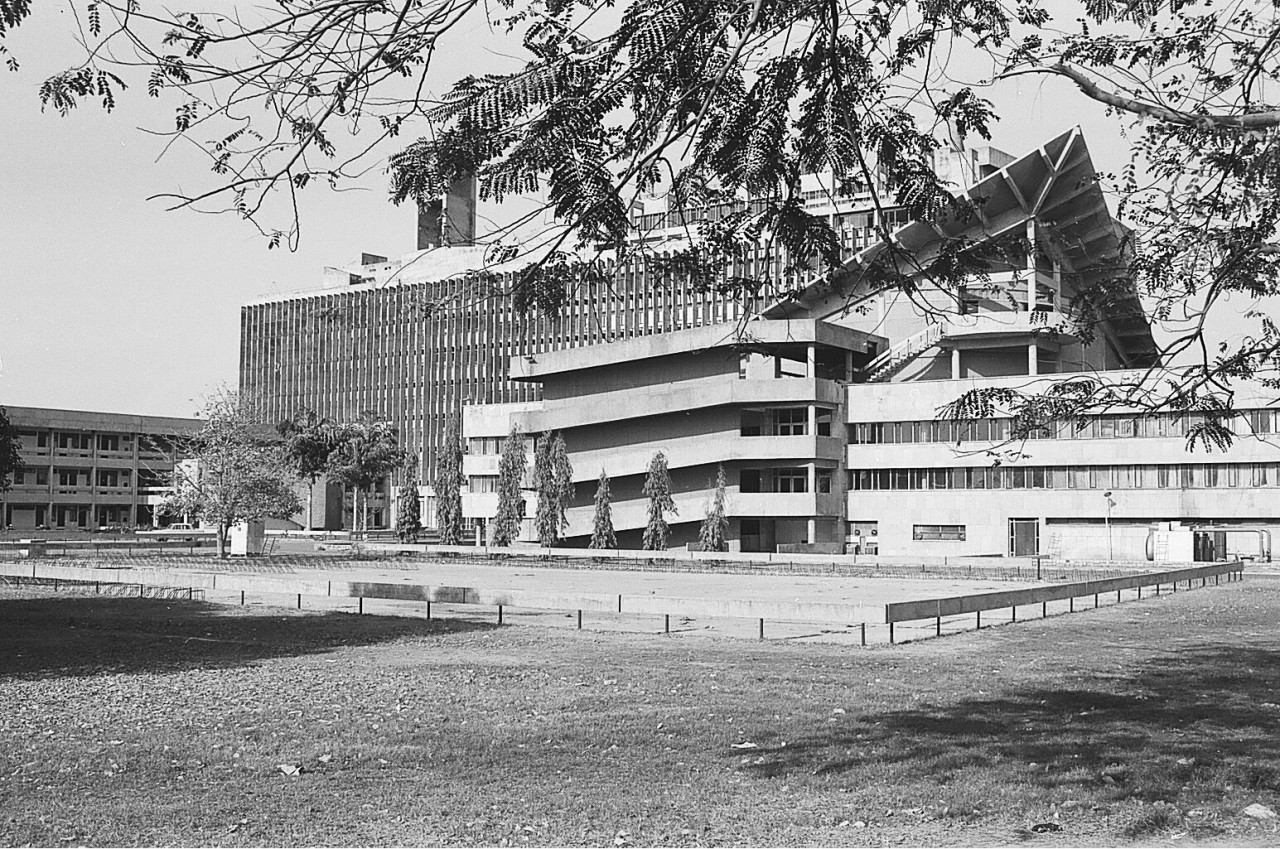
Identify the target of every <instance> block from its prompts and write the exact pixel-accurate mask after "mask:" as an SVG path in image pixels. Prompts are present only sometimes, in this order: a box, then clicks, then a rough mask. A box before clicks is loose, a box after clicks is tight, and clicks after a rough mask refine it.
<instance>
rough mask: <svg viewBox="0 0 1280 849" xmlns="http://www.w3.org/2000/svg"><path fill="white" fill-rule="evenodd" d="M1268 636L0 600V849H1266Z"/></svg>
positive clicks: (1220, 627) (1198, 625)
mask: <svg viewBox="0 0 1280 849" xmlns="http://www.w3.org/2000/svg"><path fill="white" fill-rule="evenodd" d="M930 583H931V585H932V582H930ZM1277 614H1280V582H1277V581H1254V582H1250V581H1248V580H1246V581H1245V582H1242V583H1239V584H1232V585H1229V586H1227V585H1224V586H1222V587H1217V588H1211V589H1206V590H1196V591H1192V592H1180V593H1178V594H1177V595H1174V596H1169V595H1166V596H1162V597H1161V598H1159V599H1144V600H1143V601H1141V602H1132V603H1130V602H1126V603H1125V604H1121V605H1115V606H1110V607H1104V608H1102V609H1099V610H1088V611H1084V612H1081V613H1077V614H1076V615H1074V616H1055V617H1050V618H1048V619H1045V620H1032V621H1026V622H1019V623H1018V624H1017V625H1012V626H1003V627H995V628H990V629H984V630H983V631H981V632H976V633H975V632H968V633H964V634H958V635H955V636H950V637H946V638H943V639H928V640H920V641H917V642H913V643H910V644H908V645H900V646H896V647H890V646H887V645H878V646H872V647H869V648H866V649H862V648H857V647H849V646H843V645H835V644H830V643H806V642H798V641H794V640H766V641H764V642H759V641H755V640H743V639H737V638H734V639H730V638H725V637H720V636H716V635H701V636H700V637H699V638H697V639H689V638H688V637H689V634H687V633H686V634H674V635H671V636H664V635H657V634H652V633H615V632H604V631H583V632H578V631H576V630H573V629H569V628H545V627H505V626H504V627H497V626H496V625H494V624H493V623H491V622H480V621H469V620H466V619H463V618H456V619H448V620H445V621H440V620H434V621H425V620H420V619H409V618H392V617H382V616H368V615H366V616H353V615H349V614H345V613H336V612H322V611H311V610H303V611H301V612H299V611H296V610H289V609H285V608H269V607H261V606H258V607H253V606H250V607H246V608H240V607H238V606H236V607H222V606H218V605H208V604H199V603H193V604H188V603H179V602H172V601H160V600H153V599H126V598H120V597H105V596H97V597H95V596H92V595H81V594H70V593H65V592H63V593H57V594H54V593H52V592H48V591H37V592H32V591H28V590H23V591H21V592H14V591H12V590H0V642H2V644H3V646H4V651H3V653H0V842H3V843H4V844H5V845H28V844H30V845H80V844H84V845H202V846H203V845H213V846H249V845H424V844H432V845H606V846H627V845H672V846H705V845H895V844H903V843H905V844H909V845H1013V844H1016V845H1032V846H1035V845H1045V846H1050V845H1054V846H1056V845H1064V846H1065V845H1072V846H1076V845H1080V846H1096V845H1120V844H1126V845H1128V844H1133V845H1173V846H1183V845H1242V844H1243V845H1276V844H1277V843H1280V833H1277V829H1276V825H1275V823H1276V822H1277V821H1276V820H1254V819H1251V818H1249V817H1248V816H1245V815H1244V814H1243V813H1242V811H1243V810H1244V809H1245V808H1246V807H1247V806H1249V805H1251V804H1254V803H1257V804H1261V805H1264V806H1266V807H1268V808H1270V809H1272V810H1280V734H1277V722H1278V721H1280V705H1278V704H1277V701H1278V700H1280V697H1278V694H1280V663H1278V662H1277V661H1278V660H1280V635H1278V634H1277V631H1276V628H1275V622H1276V621H1277Z"/></svg>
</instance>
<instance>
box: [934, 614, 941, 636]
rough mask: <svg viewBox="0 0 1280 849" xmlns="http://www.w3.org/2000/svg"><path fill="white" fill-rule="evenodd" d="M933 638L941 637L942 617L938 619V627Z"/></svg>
mask: <svg viewBox="0 0 1280 849" xmlns="http://www.w3.org/2000/svg"><path fill="white" fill-rule="evenodd" d="M935 636H938V637H941V636H942V617H941V616H939V617H938V627H937V631H936V632H935Z"/></svg>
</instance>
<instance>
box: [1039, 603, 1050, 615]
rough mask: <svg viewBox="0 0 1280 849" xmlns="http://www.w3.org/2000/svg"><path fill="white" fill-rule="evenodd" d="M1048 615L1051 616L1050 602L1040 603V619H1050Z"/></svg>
mask: <svg viewBox="0 0 1280 849" xmlns="http://www.w3.org/2000/svg"><path fill="white" fill-rule="evenodd" d="M1048 615H1049V602H1047V601H1042V602H1040V618H1041V619H1044V618H1046V617H1048Z"/></svg>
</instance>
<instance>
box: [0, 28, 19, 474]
mask: <svg viewBox="0 0 1280 849" xmlns="http://www.w3.org/2000/svg"><path fill="white" fill-rule="evenodd" d="M0 21H3V16H0ZM3 31H4V30H3V25H2V24H0V33H3ZM20 444H21V440H20V439H19V437H18V429H17V428H16V427H14V426H13V422H11V421H9V412H8V410H6V409H5V408H4V407H0V494H3V493H6V492H8V491H9V487H10V486H12V485H13V473H14V472H16V471H18V470H19V469H21V468H22V457H20V456H19V455H18V446H19V445H20Z"/></svg>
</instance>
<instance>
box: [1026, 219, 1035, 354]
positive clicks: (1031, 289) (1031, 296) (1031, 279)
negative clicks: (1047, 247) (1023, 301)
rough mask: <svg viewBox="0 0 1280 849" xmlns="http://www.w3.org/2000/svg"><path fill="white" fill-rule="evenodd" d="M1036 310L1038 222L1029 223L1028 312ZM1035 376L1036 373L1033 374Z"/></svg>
mask: <svg viewBox="0 0 1280 849" xmlns="http://www.w3.org/2000/svg"><path fill="white" fill-rule="evenodd" d="M1035 308H1036V221H1035V219H1034V218H1033V219H1031V220H1030V221H1028V222H1027V312H1031V311H1032V310H1034V309H1035ZM1031 373H1032V374H1035V372H1034V371H1033V372H1031Z"/></svg>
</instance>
